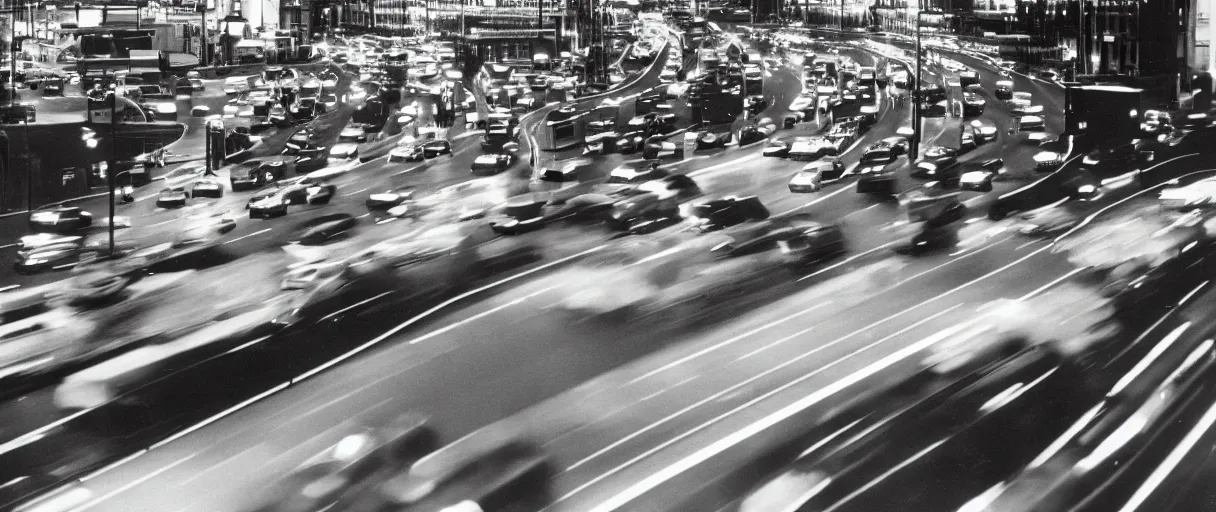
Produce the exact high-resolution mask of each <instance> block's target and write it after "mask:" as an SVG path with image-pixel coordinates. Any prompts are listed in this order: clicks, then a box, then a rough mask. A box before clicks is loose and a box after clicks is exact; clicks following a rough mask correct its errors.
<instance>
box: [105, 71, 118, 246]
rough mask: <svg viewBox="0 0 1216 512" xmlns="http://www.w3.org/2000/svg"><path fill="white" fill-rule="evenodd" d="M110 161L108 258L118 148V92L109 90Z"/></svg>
mask: <svg viewBox="0 0 1216 512" xmlns="http://www.w3.org/2000/svg"><path fill="white" fill-rule="evenodd" d="M109 96H110V98H109V99H110V161H109V162H107V163H106V184H107V186H108V187H109V189H110V226H109V230H110V258H113V257H114V208H115V204H114V203H115V202H116V200H117V198H116V197H115V194H114V190H115V185H116V180H115V175H116V174H117V169H118V166H117V162H115V156H114V155H115V153H116V151H117V150H116V146H118V91H117V90H110V93H109Z"/></svg>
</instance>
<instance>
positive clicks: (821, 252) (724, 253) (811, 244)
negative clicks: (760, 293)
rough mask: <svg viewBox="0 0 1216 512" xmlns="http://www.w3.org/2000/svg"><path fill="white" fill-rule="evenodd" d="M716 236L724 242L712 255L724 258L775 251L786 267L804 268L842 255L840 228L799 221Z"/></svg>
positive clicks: (776, 222) (773, 221) (774, 221)
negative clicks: (809, 264)
mask: <svg viewBox="0 0 1216 512" xmlns="http://www.w3.org/2000/svg"><path fill="white" fill-rule="evenodd" d="M720 236H723V237H725V238H726V239H727V241H725V242H723V243H720V244H718V245H715V246H714V247H713V249H712V251H713V253H714V254H717V255H719V256H720V257H724V258H735V257H740V256H748V255H752V254H758V253H763V252H769V251H778V252H779V253H780V254H781V255H782V257H783V259H784V260H785V261H786V262H787V263H790V264H807V263H814V262H816V261H822V260H824V259H827V258H831V257H834V256H837V255H840V254H843V253H844V252H845V251H846V244H845V238H844V232H843V231H842V230H841V229H840V226H837V225H834V224H822V223H819V222H815V221H813V220H810V219H808V218H803V217H796V218H787V219H780V220H777V219H770V220H767V221H763V222H759V223H756V224H754V225H744V226H742V227H739V228H735V229H727V230H725V231H724V232H723V233H722V234H721V235H720Z"/></svg>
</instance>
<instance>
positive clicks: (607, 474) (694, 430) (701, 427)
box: [546, 304, 970, 511]
mask: <svg viewBox="0 0 1216 512" xmlns="http://www.w3.org/2000/svg"><path fill="white" fill-rule="evenodd" d="M960 306H962V304H956V305H954V306H951V307H950V308H948V309H946V310H943V311H940V312H938V313H936V314H934V315H932V316H929V317H927V318H923V319H921V320H920V321H918V322H916V323H914V324H912V325H909V326H907V327H904V328H903V329H900V330H899V331H896V332H895V333H892V334H890V335H888V336H884V337H883V338H881V339H879V340H878V341H875V342H873V343H870V344H868V345H866V346H864V347H861V348H859V349H857V350H855V351H853V352H851V353H849V354H847V355H845V356H844V357H841V358H838V359H836V360H833V361H832V362H830V363H828V364H826V365H824V366H821V367H819V368H818V369H816V370H815V371H812V372H810V373H807V374H805V375H802V376H800V377H798V378H797V379H794V380H792V381H789V382H787V383H785V384H783V385H781V386H780V387H778V388H776V389H773V390H771V391H769V392H767V393H765V394H763V395H760V396H758V397H756V398H753V399H751V400H749V401H748V402H747V403H744V404H742V405H739V406H737V407H735V408H734V409H731V410H729V411H727V412H725V413H722V414H720V415H718V416H717V417H715V418H713V419H711V420H709V421H706V422H705V423H702V424H700V425H697V426H696V427H693V428H692V429H689V430H686V431H684V432H683V433H681V434H680V435H678V436H676V437H673V438H671V439H669V440H667V441H665V442H664V443H662V444H660V445H658V446H655V447H654V448H651V449H649V450H647V451H646V452H644V453H642V454H640V455H638V456H636V457H634V458H632V459H630V460H628V461H626V462H625V463H623V464H621V465H619V466H616V467H615V468H612V469H610V470H608V471H607V472H605V473H602V474H600V475H599V476H597V477H595V478H593V479H591V480H589V481H587V482H586V483H584V484H583V485H580V486H578V487H577V488H575V489H573V490H571V491H570V492H568V493H566V494H565V495H564V496H562V497H560V498H558V499H557V500H556V501H554V502H553V503H554V505H556V504H558V503H561V502H563V501H565V500H567V499H570V498H571V497H573V496H574V495H576V494H578V493H579V492H582V491H583V490H584V489H586V488H588V487H591V486H593V485H595V484H596V483H599V482H600V481H601V480H603V479H605V478H608V477H610V476H612V475H614V474H616V473H619V472H621V471H624V470H625V468H628V467H629V466H632V465H633V464H636V463H637V462H638V461H640V460H642V459H645V458H646V457H649V456H651V455H653V454H655V453H658V452H659V451H661V450H663V449H666V448H667V447H668V446H671V445H672V444H675V443H677V442H679V441H681V440H683V439H685V438H687V437H688V436H691V435H693V434H695V433H697V432H700V431H701V430H704V429H706V428H708V427H710V426H713V425H714V424H716V423H718V422H719V421H722V420H723V419H726V418H727V417H730V416H732V415H734V414H735V413H737V412H739V411H742V410H744V409H746V408H748V407H751V406H752V405H755V404H757V403H759V402H760V401H762V400H766V399H768V398H769V397H772V396H774V395H776V394H777V393H780V392H782V391H785V390H786V389H789V388H791V387H793V386H796V385H798V384H800V383H802V382H804V381H806V380H807V379H810V378H811V377H814V376H816V375H819V374H820V373H823V372H825V371H827V370H828V369H831V368H833V367H835V366H836V365H838V364H840V363H841V362H844V361H845V360H848V359H850V358H852V357H854V356H856V355H858V354H860V353H862V352H865V351H868V350H870V349H871V348H874V347H876V346H878V345H880V344H883V343H886V342H887V341H890V340H891V339H894V338H895V337H898V336H900V335H902V334H904V333H906V332H908V331H911V330H912V329H915V328H918V327H920V326H921V325H924V324H926V323H928V322H930V321H933V320H936V319H937V318H939V317H941V316H942V315H945V314H946V313H949V312H951V311H954V310H955V309H957V308H959V307H960ZM968 324H970V322H968ZM964 325H967V324H964ZM960 327H962V326H958V327H955V328H954V329H951V330H947V331H944V332H947V333H950V332H957V330H961V329H960ZM858 332H861V331H858ZM854 335H855V334H850V335H848V336H846V337H845V338H840V339H837V340H836V342H839V341H841V340H843V339H846V338H848V337H852V336H854ZM929 339H935V337H934V338H929ZM921 343H924V342H923V341H922V342H921ZM935 343H936V341H935ZM919 345H920V344H919V343H918V344H914V345H912V347H918V346H919ZM822 348H826V347H820V348H817V349H815V350H812V351H811V352H808V354H810V353H814V352H816V351H818V350H820V349H822ZM908 348H911V347H908ZM907 350H908V349H907V348H905V349H904V350H901V351H899V352H896V353H895V354H893V355H899V354H902V353H904V352H905V351H907ZM916 352H919V350H917V351H916ZM913 353H915V352H913ZM909 355H911V354H909ZM801 357H806V354H804V355H803V356H800V358H799V359H801ZM904 357H907V356H904ZM904 357H901V358H899V359H903V358H904ZM887 359H890V356H888V357H885V358H883V359H880V360H879V361H878V362H883V361H886V360H887ZM794 361H797V359H795V360H794ZM794 361H789V362H786V363H784V364H782V365H781V366H778V367H776V368H774V369H773V370H769V371H770V372H771V371H774V370H776V369H777V368H782V367H784V366H786V365H788V364H792V363H793V362H794ZM895 361H898V359H897V360H895ZM895 361H891V363H888V364H887V365H886V366H889V365H890V364H894V362H895ZM871 366H873V365H871ZM886 366H884V367H883V368H885V367H886ZM868 368H870V367H867V369H868ZM863 372H865V370H862V371H860V372H857V373H854V374H851V375H849V376H848V377H846V378H845V379H843V380H840V381H835V382H833V384H831V385H829V386H827V387H825V388H822V389H821V392H822V391H823V390H829V389H833V388H835V387H836V386H837V385H838V384H839V383H842V382H849V381H850V380H853V379H855V376H856V375H858V374H861V373H863ZM765 374H767V372H766V373H765ZM765 374H761V375H758V376H756V377H752V378H751V379H748V380H747V381H745V382H751V381H754V380H756V379H757V378H759V377H761V376H763V375H765ZM868 376H869V375H868V374H867V375H865V377H868ZM863 378H864V377H863ZM860 380H861V378H856V381H860ZM844 387H847V385H846V386H840V389H843V388H844ZM838 390H839V389H837V391H838ZM834 393H835V391H833V392H831V393H828V394H824V395H823V396H822V397H818V395H820V394H821V393H820V392H817V393H813V394H812V395H811V397H816V398H815V400H814V402H812V403H808V404H806V405H804V406H802V407H799V409H798V411H800V410H802V409H806V408H808V407H810V406H811V405H814V403H818V402H819V401H821V400H822V399H823V398H827V397H828V396H831V395H832V394H834ZM808 398H809V397H808ZM805 400H806V399H803V400H799V401H798V402H795V403H794V404H793V405H800V404H802V403H803V402H805ZM789 408H790V406H787V407H786V408H785V409H782V410H781V412H784V411H785V410H786V409H789ZM794 412H797V411H794ZM794 412H791V413H790V415H791V416H792V415H793V414H794ZM769 417H770V418H771V417H772V416H769ZM766 419H767V418H766ZM782 419H784V418H782ZM774 423H775V422H774ZM745 431H747V429H744V430H740V431H737V432H736V433H735V434H737V433H738V432H745ZM757 432H758V431H757ZM733 435H734V434H732V436H728V437H727V438H726V439H731V437H733ZM748 437H750V435H749V436H748ZM741 441H742V439H740V442H741ZM721 442H722V441H718V442H717V443H714V444H713V445H710V446H711V447H714V446H717V445H718V444H719V443H721ZM724 449H725V448H723V450H724ZM704 451H705V450H704V449H702V450H700V451H698V452H697V454H699V453H702V452H704ZM695 455H696V454H694V456H695ZM712 455H716V453H715V454H712ZM712 455H710V456H712ZM706 458H708V457H706ZM685 460H687V459H685ZM672 467H674V466H672ZM689 467H691V466H689ZM667 469H671V467H669V468H667ZM685 469H687V468H685ZM683 471H684V470H683V469H682V470H680V472H681V473H682V472H683ZM661 474H663V472H659V473H656V474H654V475H651V476H650V477H647V478H645V479H643V480H642V481H641V482H639V483H638V484H635V485H633V486H630V487H629V488H628V489H626V490H625V491H624V492H622V493H620V494H617V495H615V496H613V497H612V498H610V499H609V500H608V501H607V502H605V503H601V504H600V505H599V506H598V507H596V508H594V509H592V510H596V511H598V510H605V511H607V510H615V509H617V508H618V507H620V506H623V505H625V504H627V503H629V502H630V501H632V500H633V499H634V498H636V497H637V496H640V495H641V494H642V493H643V492H646V491H648V490H650V489H651V488H653V487H654V486H649V487H648V488H646V489H645V490H642V491H641V492H638V493H637V496H631V497H629V498H628V499H626V500H624V501H620V503H617V504H614V502H615V500H619V499H620V498H621V497H622V496H623V495H626V494H628V493H630V492H631V491H633V490H634V489H636V488H639V487H640V486H645V485H647V484H648V482H649V481H651V480H652V479H653V478H654V477H655V476H657V475H661ZM676 474H679V473H676ZM674 476H675V474H673V475H671V476H670V477H665V478H663V480H660V481H658V482H655V484H654V485H658V484H659V483H662V482H663V481H665V480H667V479H668V478H671V477H674ZM546 510H547V509H546Z"/></svg>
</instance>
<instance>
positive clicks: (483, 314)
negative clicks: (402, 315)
mask: <svg viewBox="0 0 1216 512" xmlns="http://www.w3.org/2000/svg"><path fill="white" fill-rule="evenodd" d="M558 286H560V285H553V286H546V287H544V288H541V289H540V290H538V291H535V292H532V293H529V294H527V295H524V296H523V297H520V298H518V299H515V300H512V301H510V302H507V303H505V304H501V305H498V306H495V307H493V308H490V309H488V310H486V311H482V312H481V313H478V314H476V315H473V316H471V317H469V318H466V319H464V320H461V321H459V322H456V323H454V324H452V325H448V326H445V327H443V328H442V329H436V330H434V331H431V332H428V333H426V334H424V335H422V336H419V337H417V338H414V339H412V340H410V343H409V344H410V345H417V344H419V343H422V342H424V341H426V340H429V339H431V338H434V337H436V336H439V335H440V334H444V333H447V332H450V331H452V330H455V329H456V328H458V327H461V326H464V325H466V324H470V323H473V322H474V321H477V320H480V319H482V318H485V317H488V316H490V315H493V314H494V313H497V312H499V311H502V310H504V309H507V308H511V307H515V306H518V305H520V304H523V303H524V302H527V301H528V300H529V299H531V298H532V297H535V296H537V295H540V294H542V293H546V292H548V291H550V290H553V289H554V288H557V287H558Z"/></svg>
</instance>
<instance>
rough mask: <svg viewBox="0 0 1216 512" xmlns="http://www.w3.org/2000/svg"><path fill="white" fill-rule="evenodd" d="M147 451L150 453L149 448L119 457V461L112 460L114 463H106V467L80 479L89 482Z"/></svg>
mask: <svg viewBox="0 0 1216 512" xmlns="http://www.w3.org/2000/svg"><path fill="white" fill-rule="evenodd" d="M145 453H148V450H140V451H137V452H135V453H132V454H131V455H128V456H126V457H123V458H121V459H119V460H117V461H115V462H112V463H110V464H106V465H105V466H104V467H102V468H101V469H98V470H96V471H94V472H92V473H89V474H87V475H85V476H83V477H81V479H80V481H81V482H88V481H89V480H92V479H94V478H97V477H99V476H101V475H104V474H106V473H107V472H109V471H110V470H111V469H114V468H116V467H118V466H121V465H123V464H126V463H128V462H130V461H132V460H135V459H136V458H139V457H140V456H141V455H143V454H145Z"/></svg>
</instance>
